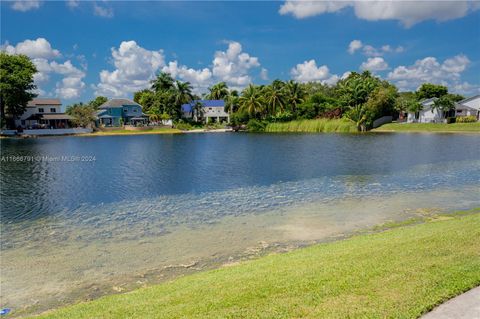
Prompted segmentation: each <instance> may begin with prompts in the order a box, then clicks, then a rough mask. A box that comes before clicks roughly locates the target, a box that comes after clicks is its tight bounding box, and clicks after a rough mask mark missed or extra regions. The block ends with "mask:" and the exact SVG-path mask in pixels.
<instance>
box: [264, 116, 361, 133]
mask: <svg viewBox="0 0 480 319" xmlns="http://www.w3.org/2000/svg"><path fill="white" fill-rule="evenodd" d="M265 132H270V133H282V132H285V133H287V132H305V133H322V132H323V133H331V132H337V133H354V132H358V130H357V126H356V125H355V123H353V122H351V121H348V120H345V119H334V120H329V119H314V120H297V121H290V122H284V123H269V124H267V126H266V127H265Z"/></svg>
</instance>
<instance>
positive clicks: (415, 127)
mask: <svg viewBox="0 0 480 319" xmlns="http://www.w3.org/2000/svg"><path fill="white" fill-rule="evenodd" d="M372 132H476V133H480V122H475V123H453V124H445V123H389V124H385V125H382V126H380V127H379V128H376V129H373V130H372Z"/></svg>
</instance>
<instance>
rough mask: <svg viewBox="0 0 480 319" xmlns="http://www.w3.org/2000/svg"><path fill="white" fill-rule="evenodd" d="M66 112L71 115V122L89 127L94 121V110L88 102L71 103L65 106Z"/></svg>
mask: <svg viewBox="0 0 480 319" xmlns="http://www.w3.org/2000/svg"><path fill="white" fill-rule="evenodd" d="M66 113H67V114H68V115H71V116H72V117H73V120H72V122H73V123H75V124H76V125H78V126H81V127H89V126H91V125H93V123H95V120H96V110H95V108H94V107H93V106H92V105H90V104H83V103H81V102H80V103H78V104H73V105H70V106H68V107H67V110H66Z"/></svg>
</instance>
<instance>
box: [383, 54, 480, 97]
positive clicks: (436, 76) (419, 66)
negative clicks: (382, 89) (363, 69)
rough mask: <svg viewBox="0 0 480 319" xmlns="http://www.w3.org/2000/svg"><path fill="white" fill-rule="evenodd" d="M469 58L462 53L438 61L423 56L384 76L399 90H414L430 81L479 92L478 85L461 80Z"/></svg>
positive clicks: (456, 88) (460, 90)
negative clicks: (411, 63)
mask: <svg viewBox="0 0 480 319" xmlns="http://www.w3.org/2000/svg"><path fill="white" fill-rule="evenodd" d="M470 63H471V62H470V59H469V58H468V57H467V56H466V55H464V54H458V55H456V56H454V57H451V58H448V59H445V60H444V61H443V62H439V61H438V60H437V58H435V57H431V56H430V57H425V58H423V59H419V60H417V61H415V63H414V64H413V65H410V66H404V65H401V66H397V67H396V68H394V69H393V70H392V71H390V72H389V73H388V75H387V77H386V79H387V80H389V81H392V82H393V83H394V84H396V85H397V86H398V88H399V89H400V90H415V89H416V88H418V87H419V86H420V85H421V84H422V83H425V82H430V83H435V84H442V85H446V86H448V87H449V88H452V89H453V90H456V92H457V93H473V92H477V93H478V92H480V87H479V86H478V85H472V84H469V83H468V82H465V81H462V80H461V74H462V73H463V72H464V71H465V70H466V69H467V67H468V66H469V65H470Z"/></svg>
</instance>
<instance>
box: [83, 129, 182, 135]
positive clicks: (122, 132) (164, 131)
mask: <svg viewBox="0 0 480 319" xmlns="http://www.w3.org/2000/svg"><path fill="white" fill-rule="evenodd" d="M181 132H182V131H180V130H177V129H174V128H169V127H161V128H154V129H151V130H145V131H129V130H114V131H97V132H93V133H87V134H78V136H108V135H142V134H172V133H181Z"/></svg>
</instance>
